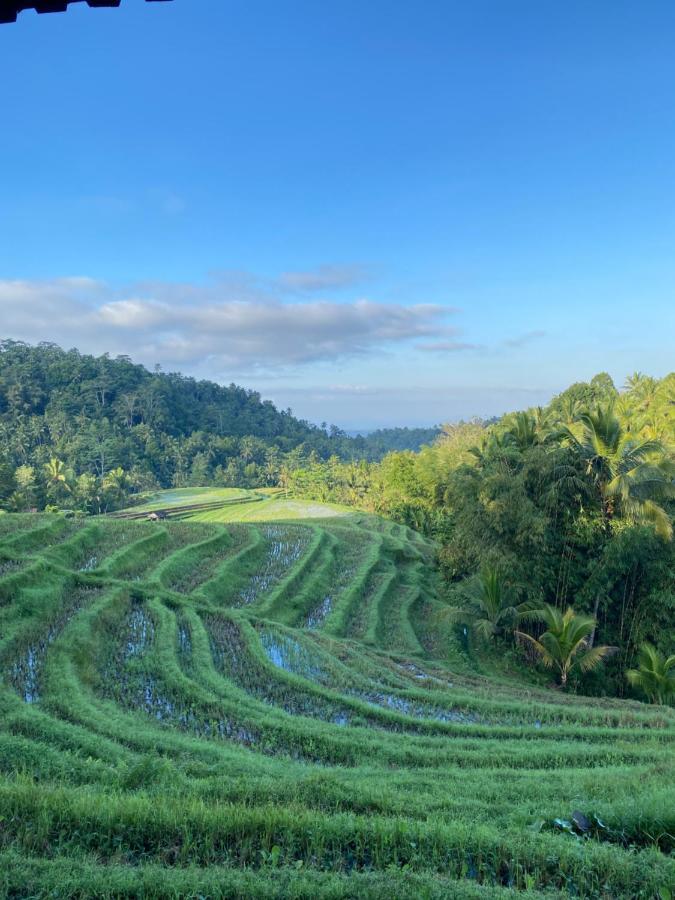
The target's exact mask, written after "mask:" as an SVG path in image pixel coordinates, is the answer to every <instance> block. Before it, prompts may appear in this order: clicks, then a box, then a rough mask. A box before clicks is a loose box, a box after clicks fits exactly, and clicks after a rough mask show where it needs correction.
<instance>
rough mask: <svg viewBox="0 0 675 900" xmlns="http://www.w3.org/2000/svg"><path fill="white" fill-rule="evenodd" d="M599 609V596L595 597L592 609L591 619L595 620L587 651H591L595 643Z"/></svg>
mask: <svg viewBox="0 0 675 900" xmlns="http://www.w3.org/2000/svg"><path fill="white" fill-rule="evenodd" d="M599 608H600V594H596V595H595V606H594V608H593V618H594V619H595V624H594V625H593V631H591V633H590V635H589V638H588V649H589V650H592V649H593V644H594V643H595V630H596V628H597V627H598V609H599Z"/></svg>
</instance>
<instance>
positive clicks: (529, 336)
mask: <svg viewBox="0 0 675 900" xmlns="http://www.w3.org/2000/svg"><path fill="white" fill-rule="evenodd" d="M543 337H546V332H545V331H541V329H536V330H534V331H526V332H525V334H519V335H517V336H516V337H514V338H509V340H507V341H504V346H506V347H524V346H525V344H531V343H532V341H538V340H539V338H543Z"/></svg>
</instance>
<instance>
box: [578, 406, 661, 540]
mask: <svg viewBox="0 0 675 900" xmlns="http://www.w3.org/2000/svg"><path fill="white" fill-rule="evenodd" d="M567 435H568V438H569V440H570V442H571V444H572V447H573V448H574V450H575V451H576V452H577V453H578V454H579V456H580V457H581V459H582V460H583V461H584V463H585V467H586V474H587V475H588V476H589V477H590V478H591V480H592V482H593V484H594V486H595V489H596V490H597V493H598V497H599V501H600V505H601V509H602V515H603V518H604V520H605V523H606V524H607V525H608V524H609V522H610V520H611V519H612V518H613V517H614V516H615V515H616V514H617V512H620V513H621V514H623V515H624V516H625V517H626V518H628V519H631V520H632V521H634V522H651V523H652V524H653V525H654V527H655V528H656V531H657V533H658V534H659V535H660V536H661V537H663V538H665V539H668V540H670V538H671V537H672V534H673V526H672V523H671V521H670V516H669V515H668V513H667V512H666V510H665V509H664V508H663V507H662V506H660V505H659V503H658V502H657V501H658V500H660V499H661V498H663V497H669V496H673V476H674V474H675V465H674V464H673V461H672V459H671V458H669V457H668V455H667V454H666V451H665V448H664V446H663V444H661V443H660V442H659V441H655V440H650V439H646V438H642V439H641V438H636V436H635V435H634V434H631V433H630V432H627V431H626V430H625V429H624V428H623V427H622V425H621V423H620V421H619V419H618V418H617V416H616V415H615V412H614V406H613V405H612V404H610V405H608V406H605V407H597V408H596V409H595V410H593V411H587V412H585V413H583V414H582V415H581V416H580V417H579V424H578V426H574V427H573V428H569V429H567Z"/></svg>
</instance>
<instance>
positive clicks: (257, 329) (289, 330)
mask: <svg viewBox="0 0 675 900" xmlns="http://www.w3.org/2000/svg"><path fill="white" fill-rule="evenodd" d="M243 293H244V297H245V298H246V299H233V298H232V295H233V290H232V285H231V284H230V285H228V286H227V288H226V289H224V290H223V295H224V296H223V297H222V298H220V297H219V290H218V286H217V285H209V286H207V287H203V288H202V287H200V286H196V285H185V286H181V285H163V284H155V285H152V286H145V288H143V289H138V288H137V289H135V290H134V291H131V292H129V294H128V295H125V294H124V293H122V292H118V291H116V290H114V289H112V288H111V287H109V286H106V285H105V284H102V283H100V282H97V281H94V280H92V279H87V278H83V277H78V278H66V279H63V278H62V279H54V280H51V281H0V321H1V322H2V325H1V326H0V335H1V336H2V337H7V338H14V339H16V340H25V341H29V342H39V341H44V340H50V341H53V342H55V343H58V344H61V345H63V346H66V347H73V346H76V347H78V348H79V349H81V350H82V351H85V352H93V353H103V352H109V353H110V354H111V355H116V354H125V355H128V356H131V357H132V358H133V359H137V360H139V361H142V362H144V363H146V364H148V365H153V364H154V363H156V362H159V363H161V364H162V365H164V366H165V367H172V366H180V367H183V368H188V369H199V370H200V371H201V372H203V373H211V374H213V375H214V376H219V375H220V376H222V375H225V374H227V373H231V372H236V371H239V370H241V369H242V368H246V369H249V370H252V371H256V370H258V371H260V370H265V369H269V370H274V369H279V368H280V367H281V368H283V367H286V366H298V365H304V364H307V363H312V362H317V361H334V360H338V359H341V358H345V357H349V356H354V355H359V354H365V353H373V352H377V351H382V350H385V349H387V348H389V347H391V346H393V345H396V344H402V343H405V342H410V341H415V340H420V339H422V338H434V337H435V338H438V337H440V336H443V335H447V334H449V333H451V329H448V327H447V325H446V324H445V323H446V319H447V316H448V314H449V310H448V309H447V308H445V307H442V306H439V305H434V304H411V305H403V304H397V303H377V302H374V301H372V300H367V299H362V300H357V301H354V302H349V303H337V302H334V301H329V300H320V301H319V300H311V301H307V300H306V301H304V302H282V301H280V300H279V299H275V298H272V297H268V296H265V297H258V298H256V297H255V296H254V295H251V294H250V293H249V294H247V292H246V291H244V292H243Z"/></svg>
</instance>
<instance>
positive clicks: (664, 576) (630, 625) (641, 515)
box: [290, 373, 675, 692]
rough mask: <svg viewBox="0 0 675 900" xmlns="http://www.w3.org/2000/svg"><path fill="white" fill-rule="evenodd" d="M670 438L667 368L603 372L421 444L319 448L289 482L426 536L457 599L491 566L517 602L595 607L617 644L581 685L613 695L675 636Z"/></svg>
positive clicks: (673, 402) (673, 434) (674, 413)
mask: <svg viewBox="0 0 675 900" xmlns="http://www.w3.org/2000/svg"><path fill="white" fill-rule="evenodd" d="M674 447H675V374H671V375H669V376H667V377H666V378H663V379H661V380H657V379H653V378H648V377H646V376H644V375H640V374H639V373H638V374H636V375H633V376H631V377H630V378H629V379H628V380H627V382H626V386H625V390H623V391H618V390H617V389H616V388H615V386H614V384H613V383H612V380H611V379H610V378H609V376H608V375H606V374H601V375H598V376H596V377H595V378H593V379H592V381H591V382H589V383H578V384H574V385H572V386H571V387H570V388H569V389H568V390H566V391H564V392H563V393H562V394H560V395H559V396H558V397H556V398H554V400H553V401H552V402H551V403H550V404H549V406H548V407H546V408H538V409H531V410H527V411H522V412H517V413H514V414H510V415H507V416H504V417H503V418H502V419H501V420H500V421H499V422H497V423H494V424H491V425H487V424H485V423H480V422H475V423H469V424H460V425H455V426H446V427H445V428H444V430H443V432H442V434H441V435H440V436H439V437H438V439H437V440H436V441H435V443H434V444H433V445H431V446H427V447H423V448H422V450H421V451H420V452H419V453H412V452H402V453H392V454H389V455H388V456H386V457H385V458H384V459H383V460H382V462H381V463H377V464H367V463H360V464H354V463H349V464H345V463H342V462H340V461H339V460H338V459H337V458H335V459H332V460H329V461H328V462H322V461H321V460H319V459H315V460H314V461H313V463H311V464H310V465H309V466H306V467H304V468H299V469H297V470H296V471H294V472H292V473H291V476H290V485H291V487H292V488H295V489H296V490H297V491H298V492H299V493H304V494H307V493H310V494H311V495H313V496H317V497H318V496H320V497H322V498H324V499H328V498H333V499H337V500H340V501H341V502H343V503H350V504H356V505H360V506H362V507H364V508H366V509H369V510H372V511H375V512H380V513H382V514H384V515H386V516H390V517H391V518H394V519H397V520H398V521H401V522H403V523H405V524H407V525H410V526H412V527H415V528H418V529H421V530H423V531H425V532H426V533H427V534H430V535H432V536H434V537H435V538H436V539H437V540H438V541H439V544H440V551H439V553H440V564H441V570H442V573H443V576H444V579H445V582H446V585H447V592H448V599H449V601H450V602H453V603H454V604H455V605H456V606H458V607H460V608H461V607H462V606H463V605H464V604H463V600H462V597H463V596H464V595H465V594H466V590H465V587H464V586H465V585H467V586H470V585H472V584H474V583H475V579H476V577H477V574H478V573H479V572H481V571H483V572H485V571H486V570H489V569H492V570H498V571H499V572H501V573H503V574H504V576H505V577H507V578H508V581H509V582H510V583H511V584H514V585H518V586H519V590H520V593H521V600H522V602H523V603H527V604H529V605H530V606H537V607H539V608H543V607H544V605H545V604H549V605H550V606H551V607H552V608H555V609H558V610H561V612H562V611H564V610H565V609H566V608H567V607H568V606H570V605H571V606H573V607H574V609H575V611H576V612H577V613H578V614H579V615H584V614H585V615H587V616H591V617H592V618H593V619H596V618H597V631H598V633H599V635H600V636H601V639H602V641H603V643H605V644H608V645H612V646H615V647H618V648H619V649H618V652H617V653H616V654H615V655H613V656H612V658H611V659H610V660H609V661H608V662H607V665H606V667H605V669H604V670H603V671H602V673H594V672H591V673H589V674H588V675H585V676H584V678H585V683H586V686H587V688H588V689H591V690H596V691H598V692H601V691H606V690H610V689H614V690H616V691H618V692H621V691H623V690H624V689H625V685H626V681H625V678H624V675H623V673H624V671H625V669H626V668H628V667H630V666H632V665H633V663H634V660H635V657H636V654H637V652H638V648H639V646H640V645H641V643H642V642H644V641H645V640H649V641H651V642H652V643H654V644H655V645H656V646H657V647H658V648H659V649H660V650H661V651H662V652H663V653H665V654H666V656H668V655H669V654H670V653H671V652H672V647H673V645H674V644H675V629H674V627H673V622H674V620H675V619H674V613H675V549H674V548H675V541H674V540H673V539H672V517H673V510H674V503H673V474H674V471H675V464H674V456H673V448H674ZM595 636H596V635H595V631H594V632H593V639H595ZM535 637H536V635H535ZM581 674H583V673H581V671H580V670H578V671H577V673H576V675H577V676H580V675H581ZM573 676H574V672H573V673H572V676H571V677H573Z"/></svg>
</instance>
